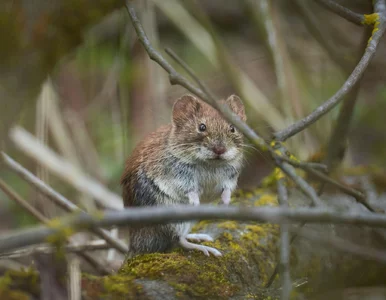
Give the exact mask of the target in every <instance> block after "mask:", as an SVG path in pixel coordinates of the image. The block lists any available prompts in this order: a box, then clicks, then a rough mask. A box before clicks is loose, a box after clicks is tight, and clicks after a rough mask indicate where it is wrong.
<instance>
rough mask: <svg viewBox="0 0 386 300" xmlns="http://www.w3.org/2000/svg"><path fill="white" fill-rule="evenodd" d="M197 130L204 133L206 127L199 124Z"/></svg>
mask: <svg viewBox="0 0 386 300" xmlns="http://www.w3.org/2000/svg"><path fill="white" fill-rule="evenodd" d="M198 130H200V131H201V132H204V131H205V130H206V125H205V124H200V125H199V126H198Z"/></svg>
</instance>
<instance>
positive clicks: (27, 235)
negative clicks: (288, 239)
mask: <svg viewBox="0 0 386 300" xmlns="http://www.w3.org/2000/svg"><path fill="white" fill-rule="evenodd" d="M221 219H228V220H235V221H244V222H245V221H256V222H270V223H277V224H285V223H304V222H307V223H324V224H325V223H327V224H329V223H336V224H346V225H348V224H350V225H358V226H361V225H362V226H369V227H379V228H386V215H384V214H375V213H368V212H358V211H345V212H342V211H335V210H332V209H327V208H296V209H294V208H283V207H235V206H233V207H230V206H229V207H218V206H211V205H201V206H197V207H195V206H190V205H178V206H173V207H162V206H159V207H131V208H130V209H124V210H121V211H105V212H104V213H100V214H98V216H97V217H93V216H91V215H88V214H85V213H78V214H76V215H72V216H69V217H68V218H63V219H61V222H60V224H61V226H58V227H55V228H53V227H46V226H37V227H32V228H29V229H26V230H21V231H17V232H13V233H10V234H8V235H2V236H1V237H0V253H2V252H6V251H8V252H9V251H12V250H13V249H15V248H19V247H26V246H29V245H33V244H36V243H42V242H43V241H45V239H46V238H47V237H49V236H52V235H55V234H56V233H58V232H61V230H63V229H66V228H69V227H70V228H71V229H72V230H73V231H76V230H84V229H87V228H95V227H104V226H112V225H116V226H129V225H131V226H147V225H156V224H165V223H176V222H185V221H191V220H221Z"/></svg>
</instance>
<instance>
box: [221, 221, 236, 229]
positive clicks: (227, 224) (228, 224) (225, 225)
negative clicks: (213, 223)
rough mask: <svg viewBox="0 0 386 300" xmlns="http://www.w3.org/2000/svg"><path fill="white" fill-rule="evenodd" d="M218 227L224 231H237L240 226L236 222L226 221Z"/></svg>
mask: <svg viewBox="0 0 386 300" xmlns="http://www.w3.org/2000/svg"><path fill="white" fill-rule="evenodd" d="M217 226H218V227H219V228H223V229H237V227H238V224H237V222H236V221H225V222H221V223H219V224H218V225H217Z"/></svg>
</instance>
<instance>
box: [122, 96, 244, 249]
mask: <svg viewBox="0 0 386 300" xmlns="http://www.w3.org/2000/svg"><path fill="white" fill-rule="evenodd" d="M222 102H223V103H224V102H225V103H226V104H227V105H228V106H229V107H230V108H231V109H232V110H233V112H234V113H236V114H237V115H238V116H239V117H240V118H241V119H242V120H243V121H245V120H246V115H245V111H244V105H243V103H242V101H241V100H240V98H239V97H237V96H235V95H232V96H230V97H229V98H228V99H227V100H225V101H224V100H222ZM242 146H243V135H242V134H241V133H240V132H238V131H237V129H235V127H234V126H233V125H231V124H229V123H228V122H227V121H225V119H223V118H222V116H221V115H220V113H219V112H218V111H217V110H215V109H214V108H212V107H211V106H210V105H208V104H206V103H205V102H203V101H201V100H198V99H196V98H195V97H193V96H191V95H185V96H183V97H181V98H180V99H178V100H177V101H176V102H175V104H174V106H173V116H172V124H169V125H166V126H162V127H161V128H159V129H158V130H157V131H155V132H153V133H151V134H150V135H149V136H148V137H147V138H145V139H144V140H143V141H142V142H141V143H139V144H138V146H137V147H136V148H135V149H134V151H133V153H132V155H131V156H130V157H129V158H128V160H127V161H126V168H125V171H124V173H123V175H122V178H121V184H122V187H123V200H124V205H125V206H126V207H130V206H153V205H179V204H192V205H199V204H200V201H209V200H211V199H212V198H213V197H215V196H218V195H220V194H221V199H222V201H223V203H224V204H226V205H228V204H229V202H230V198H231V192H232V191H233V190H234V189H235V188H236V185H237V179H238V176H239V172H240V169H241V165H242V161H243V153H242ZM190 228H191V223H190V222H184V223H177V224H166V225H158V226H150V227H143V228H130V229H129V238H130V250H129V256H133V255H136V254H140V253H151V252H164V251H166V250H168V249H169V248H171V247H172V246H173V245H174V244H175V243H176V242H179V244H180V246H182V247H184V248H186V249H196V250H200V251H202V252H204V253H205V254H206V255H209V253H212V254H213V255H216V256H220V255H221V253H220V252H219V251H218V250H217V249H214V248H211V247H207V246H203V245H199V244H194V243H191V242H189V241H188V240H196V241H212V238H211V237H210V236H209V235H206V234H189V231H190Z"/></svg>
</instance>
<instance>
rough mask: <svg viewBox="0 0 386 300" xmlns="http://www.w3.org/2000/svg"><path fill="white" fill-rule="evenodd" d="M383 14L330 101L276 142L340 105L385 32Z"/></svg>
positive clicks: (289, 129)
mask: <svg viewBox="0 0 386 300" xmlns="http://www.w3.org/2000/svg"><path fill="white" fill-rule="evenodd" d="M384 15H385V13H384V12H383V11H382V12H378V15H377V16H378V19H377V21H376V22H375V24H374V30H373V34H372V36H371V37H370V39H369V42H368V45H367V48H366V51H365V53H364V54H363V56H362V58H361V60H360V61H359V63H358V64H357V66H356V67H355V69H354V71H353V72H352V73H351V75H350V76H349V77H348V79H347V80H346V82H345V83H344V84H343V86H342V87H341V88H340V89H339V90H338V91H337V92H336V93H335V95H333V96H332V97H331V98H330V99H328V100H327V101H326V102H324V103H323V104H322V105H320V106H319V107H318V108H317V109H315V110H314V111H313V112H312V113H311V114H309V115H308V116H306V117H305V118H303V119H301V120H299V121H297V122H295V123H294V124H292V125H291V126H289V127H287V128H285V129H283V130H281V131H279V132H276V133H275V138H276V140H278V141H285V140H286V139H288V138H289V137H291V136H293V135H295V134H297V133H299V132H300V131H302V130H304V129H306V128H307V127H308V126H309V125H311V124H313V123H315V122H316V121H317V120H319V119H320V118H321V117H322V116H324V115H325V114H326V113H328V112H329V111H330V110H331V109H333V108H334V107H335V106H336V105H338V104H339V103H340V101H341V100H342V99H343V97H344V96H345V95H347V94H348V93H349V92H350V91H351V90H352V88H353V87H354V86H355V84H356V83H357V82H358V81H359V79H360V78H361V77H362V76H363V74H364V72H365V70H366V69H367V67H368V65H369V63H370V61H371V59H372V58H373V56H374V54H375V52H376V49H377V47H378V44H379V41H380V40H381V38H382V36H383V34H384V32H385V30H386V22H385V19H386V18H385V16H384Z"/></svg>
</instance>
